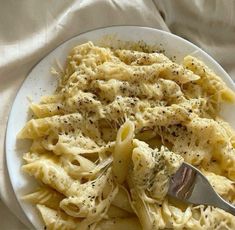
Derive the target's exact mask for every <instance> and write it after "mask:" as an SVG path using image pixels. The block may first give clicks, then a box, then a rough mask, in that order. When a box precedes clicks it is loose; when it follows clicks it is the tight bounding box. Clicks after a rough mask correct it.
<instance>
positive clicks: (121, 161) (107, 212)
mask: <svg viewBox="0 0 235 230" xmlns="http://www.w3.org/2000/svg"><path fill="white" fill-rule="evenodd" d="M135 48H136V50H131V49H110V48H104V47H99V46H95V45H94V44H93V43H92V42H88V43H85V44H82V45H79V46H76V47H74V48H73V50H72V51H71V53H70V54H69V55H68V58H67V63H66V66H65V69H64V70H63V71H59V72H57V71H56V70H53V73H55V74H57V75H59V82H58V87H57V89H56V91H55V93H54V94H53V95H48V96H43V97H42V98H41V101H40V102H39V103H32V104H31V105H30V109H31V110H32V111H33V114H34V118H33V119H31V120H30V121H28V122H27V123H26V125H25V127H23V129H22V130H21V131H20V133H19V134H18V137H19V138H26V139H31V140H32V145H31V147H30V149H29V150H28V152H26V153H24V154H23V159H24V165H23V166H22V169H23V171H24V172H26V173H28V174H29V175H31V176H33V177H35V178H36V179H37V180H38V181H39V182H41V185H42V186H41V187H40V188H39V189H38V190H36V191H33V192H32V193H30V194H27V195H25V196H24V197H23V199H24V200H25V201H27V202H30V203H32V204H34V205H36V207H37V209H38V210H39V212H40V214H41V216H42V220H43V222H44V224H45V228H46V229H53V230H54V229H58V230H61V229H62V230H63V229H66V230H73V229H75V230H76V229H78V230H94V229H96V230H105V229H107V230H119V229H128V230H132V229H133V230H139V229H143V230H156V229H208V230H209V229H217V230H221V229H228V230H232V229H235V218H234V216H232V215H231V214H229V213H226V212H225V211H222V210H220V209H218V208H214V207H210V206H204V205H199V206H193V205H186V204H183V203H181V202H179V201H177V200H174V199H173V198H171V197H168V196H167V191H168V187H169V178H170V177H171V176H172V175H173V174H174V173H175V172H176V171H177V170H178V168H179V167H180V165H181V164H182V162H183V161H186V162H188V163H190V164H192V165H194V166H196V167H198V168H199V169H200V170H201V171H202V173H203V174H204V175H205V176H206V177H207V178H208V180H209V181H210V183H211V184H212V186H213V187H214V188H215V190H216V191H217V192H218V193H219V194H220V195H221V196H222V197H223V198H224V199H226V200H228V201H229V202H231V203H234V202H235V187H234V186H235V182H234V180H235V167H234V165H235V149H234V147H235V133H234V131H233V129H232V128H231V127H230V125H229V124H228V123H226V122H225V121H223V120H222V119H221V118H220V117H219V111H220V106H221V104H222V103H231V102H234V101H235V94H234V92H233V91H232V90H230V89H229V88H228V87H227V86H226V85H225V83H224V82H223V81H222V80H221V79H220V78H219V77H218V76H217V75H216V74H215V73H214V72H213V71H212V70H210V69H209V68H208V67H207V66H206V65H205V64H204V63H203V62H202V61H200V60H198V59H197V58H195V57H192V56H186V57H185V58H184V59H183V61H182V64H179V63H175V62H173V61H171V60H170V59H169V58H168V57H166V56H165V55H164V54H162V53H158V52H147V51H146V47H145V48H141V47H136V46H135Z"/></svg>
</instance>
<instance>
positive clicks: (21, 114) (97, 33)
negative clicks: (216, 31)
mask: <svg viewBox="0 0 235 230" xmlns="http://www.w3.org/2000/svg"><path fill="white" fill-rule="evenodd" d="M109 34H116V36H117V38H119V39H121V40H124V41H139V40H143V41H144V42H146V43H147V44H154V45H155V44H157V45H160V44H161V46H162V47H163V48H164V49H165V51H166V55H168V56H171V57H173V56H176V60H177V61H179V60H182V58H183V57H184V56H186V55H188V54H192V55H194V56H196V57H199V58H200V59H202V60H203V61H204V62H205V63H206V64H207V65H208V66H209V67H210V68H212V69H213V70H214V71H215V72H216V73H217V74H218V75H219V76H221V78H222V79H223V80H224V81H225V82H226V84H227V85H228V86H229V87H230V88H231V89H233V90H235V86H234V84H233V82H232V80H231V78H230V77H229V76H228V74H227V73H226V72H225V71H224V70H223V69H222V68H221V66H220V65H219V64H218V63H217V62H216V61H215V60H213V59H212V58H211V57H210V56H209V55H208V54H206V53H205V52H204V51H202V50H201V49H199V48H198V47H197V46H195V45H193V44H192V43H190V42H188V41H186V40H184V39H182V38H180V37H178V36H175V35H173V34H170V33H167V32H164V31H160V30H156V29H152V28H144V27H137V26H115V27H109V28H103V29H98V30H94V31H90V32H87V33H84V34H81V35H79V36H77V37H75V38H72V39H71V40H69V41H67V42H65V43H63V44H62V45H60V46H59V47H58V48H56V49H55V50H53V51H52V52H51V53H50V54H49V55H47V56H46V57H45V58H43V59H42V60H41V61H40V62H39V63H38V64H37V65H36V66H35V67H34V68H33V70H32V71H31V72H30V74H29V75H28V77H27V78H26V80H25V81H24V83H23V85H22V86H21V88H20V90H19V92H18V94H17V96H16V98H15V101H14V104H13V106H12V110H11V113H10V117H9V122H8V127H7V134H6V154H7V155H6V158H7V167H8V171H9V175H10V179H11V183H12V186H13V189H14V191H15V195H16V197H17V199H18V202H19V204H20V205H21V207H22V209H23V211H24V213H25V214H26V216H27V217H28V219H29V220H30V222H31V223H32V225H33V226H34V227H35V228H36V229H42V221H41V219H40V218H39V215H38V212H37V211H36V209H35V208H34V207H32V206H31V205H29V204H27V203H25V202H23V201H22V200H21V197H22V195H24V194H26V193H28V192H30V191H33V189H34V188H35V186H36V183H35V180H34V179H33V178H31V177H29V176H27V175H25V174H24V173H22V172H21V169H20V168H21V165H22V153H24V152H25V151H27V150H28V146H29V142H28V141H22V140H21V141H17V139H16V134H17V133H18V132H19V131H20V130H21V129H22V127H23V126H24V125H25V123H26V122H27V121H28V120H29V118H30V114H29V110H28V107H29V100H28V97H31V99H32V100H33V101H36V102H37V101H39V99H40V97H41V96H42V95H45V94H51V93H53V90H54V89H55V87H56V79H55V78H54V77H53V76H51V74H50V68H51V67H52V66H55V60H56V59H57V60H58V61H59V62H60V63H64V62H65V59H66V56H67V54H68V52H69V51H70V49H71V48H72V47H73V46H75V45H78V44H81V43H84V42H86V41H93V42H94V43H95V42H96V41H98V40H100V38H102V37H103V36H104V35H109ZM222 114H223V117H224V119H225V120H226V121H228V122H229V123H230V124H231V125H232V126H233V128H235V119H233V118H234V115H235V106H234V105H232V106H231V105H229V106H224V107H223V111H222Z"/></svg>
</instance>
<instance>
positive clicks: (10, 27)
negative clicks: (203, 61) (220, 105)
mask: <svg viewBox="0 0 235 230" xmlns="http://www.w3.org/2000/svg"><path fill="white" fill-rule="evenodd" d="M112 25H140V26H148V27H154V28H158V29H163V30H167V31H170V32H172V33H175V34H177V35H180V36H182V37H184V38H186V39H188V40H190V41H192V42H193V43H195V44H196V45H198V46H200V47H201V48H202V49H204V50H205V51H206V52H208V53H209V54H210V55H211V56H212V57H214V58H215V59H216V60H217V61H218V62H219V63H220V64H221V65H222V66H223V67H224V69H225V70H226V71H227V72H228V73H229V74H230V76H231V77H232V78H233V79H235V1H233V0H194V1H188V0H177V1H176V0H129V1H128V0H81V1H79V0H72V1H71V0H60V1H56V0H50V1H47V0H41V1H30V0H21V1H16V0H8V1H5V0H0V101H1V109H0V130H1V132H0V146H1V149H0V193H1V198H2V200H3V201H4V202H5V203H6V205H7V206H8V207H9V208H10V209H11V210H12V211H13V212H14V213H15V214H17V215H18V216H20V213H19V210H18V206H17V205H16V204H17V203H16V201H15V198H14V194H13V192H12V189H11V186H10V184H9V179H8V175H7V172H6V168H5V159H4V137H5V128H6V123H7V118H8V115H9V111H10V108H11V104H12V102H13V99H14V97H15V95H16V92H17V90H18V89H19V87H20V85H21V83H22V82H23V80H24V79H25V77H26V76H27V73H28V72H29V71H30V69H31V68H32V67H33V66H34V65H35V64H36V63H37V62H38V61H39V60H40V59H41V58H42V57H43V56H45V55H46V54H47V53H49V52H50V51H51V50H53V49H54V48H55V47H56V46H58V45H59V44H60V43H62V42H63V41H65V40H67V39H69V38H71V37H73V36H75V35H78V34H79V33H82V32H85V31H88V30H91V29H95V28H99V27H105V26H112ZM0 216H1V226H0V228H1V229H2V230H8V229H10V230H11V229H13V230H15V229H16V230H17V229H27V228H26V226H25V225H23V224H22V223H20V221H18V219H17V218H16V217H15V216H14V215H13V214H11V213H10V211H9V210H8V209H7V208H6V207H5V205H4V204H3V203H2V201H0ZM20 217H21V216H20Z"/></svg>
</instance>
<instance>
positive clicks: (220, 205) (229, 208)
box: [212, 194, 235, 216]
mask: <svg viewBox="0 0 235 230" xmlns="http://www.w3.org/2000/svg"><path fill="white" fill-rule="evenodd" d="M216 195H217V199H216V200H214V202H213V203H214V204H212V205H213V206H215V207H218V208H220V209H223V210H224V211H226V212H229V213H231V214H232V215H234V216H235V207H234V206H233V205H231V204H230V203H228V202H227V201H225V200H224V199H223V198H222V197H221V196H220V195H218V194H216Z"/></svg>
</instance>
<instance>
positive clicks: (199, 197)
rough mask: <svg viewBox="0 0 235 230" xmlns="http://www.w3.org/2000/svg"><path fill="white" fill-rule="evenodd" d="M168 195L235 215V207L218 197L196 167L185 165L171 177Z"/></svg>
mask: <svg viewBox="0 0 235 230" xmlns="http://www.w3.org/2000/svg"><path fill="white" fill-rule="evenodd" d="M168 195H170V196H172V197H175V198H177V199H179V200H181V201H185V202H187V203H191V204H205V205H211V206H214V207H218V208H221V209H223V210H224V211H226V212H229V213H231V214H232V215H235V207H234V206H233V205H231V204H230V203H228V202H227V201H225V200H224V199H223V198H222V197H221V196H220V195H218V194H217V193H216V192H215V190H214V189H213V187H212V186H211V184H210V183H209V181H208V180H207V179H206V177H205V176H204V175H203V174H202V173H201V172H200V171H199V170H198V169H197V168H195V167H194V166H192V165H190V164H187V163H185V162H184V163H183V164H182V165H181V167H180V168H179V169H178V170H177V172H176V173H175V174H174V175H173V176H172V177H171V180H170V186H169V190H168Z"/></svg>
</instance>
